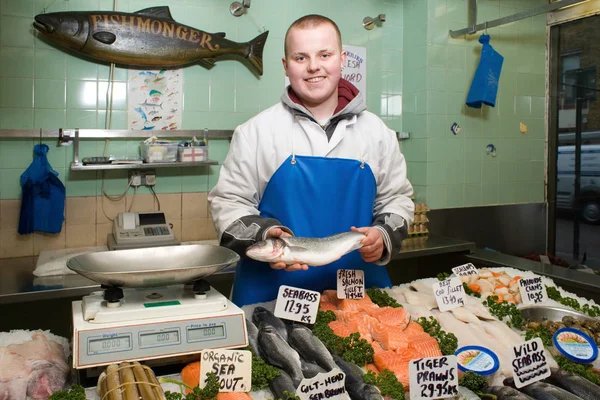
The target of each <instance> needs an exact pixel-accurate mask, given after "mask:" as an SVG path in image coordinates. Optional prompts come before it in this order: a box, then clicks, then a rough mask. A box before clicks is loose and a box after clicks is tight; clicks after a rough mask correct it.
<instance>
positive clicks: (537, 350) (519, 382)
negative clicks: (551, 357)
mask: <svg viewBox="0 0 600 400" xmlns="http://www.w3.org/2000/svg"><path fill="white" fill-rule="evenodd" d="M510 359H511V360H512V372H513V378H514V380H515V386H516V387H517V389H518V388H522V387H523V386H527V385H529V384H531V383H533V382H537V381H541V380H542V379H546V378H547V377H549V376H550V368H549V367H548V363H547V362H546V353H545V350H544V344H543V343H542V339H540V338H535V339H532V340H528V341H526V342H525V343H523V344H520V345H518V346H514V347H513V348H511V349H510Z"/></svg>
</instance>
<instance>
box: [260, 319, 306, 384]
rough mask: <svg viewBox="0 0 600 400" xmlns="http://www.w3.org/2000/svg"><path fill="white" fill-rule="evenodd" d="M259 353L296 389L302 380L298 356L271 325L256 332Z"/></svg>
mask: <svg viewBox="0 0 600 400" xmlns="http://www.w3.org/2000/svg"><path fill="white" fill-rule="evenodd" d="M258 345H259V346H260V352H261V354H262V356H263V357H264V359H265V360H267V361H268V362H269V364H271V365H273V366H275V367H280V368H282V369H283V370H285V372H287V373H288V374H289V375H290V378H292V381H293V382H294V385H296V387H297V386H298V385H299V384H300V382H302V379H304V375H303V374H302V366H301V364H300V356H299V355H298V353H297V352H296V350H294V349H292V348H291V347H290V345H289V344H288V343H287V342H286V341H285V340H283V338H282V337H281V335H279V333H277V330H276V329H275V328H274V327H273V326H271V325H265V326H263V327H262V328H260V330H259V331H258Z"/></svg>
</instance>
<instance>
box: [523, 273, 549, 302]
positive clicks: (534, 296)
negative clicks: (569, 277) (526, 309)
mask: <svg viewBox="0 0 600 400" xmlns="http://www.w3.org/2000/svg"><path fill="white" fill-rule="evenodd" d="M545 289H546V287H545V286H544V284H543V283H542V278H541V277H539V276H538V277H536V278H521V279H520V280H519V291H520V292H521V300H522V301H523V304H525V305H526V306H530V305H533V304H540V303H543V302H544V301H546V290H545Z"/></svg>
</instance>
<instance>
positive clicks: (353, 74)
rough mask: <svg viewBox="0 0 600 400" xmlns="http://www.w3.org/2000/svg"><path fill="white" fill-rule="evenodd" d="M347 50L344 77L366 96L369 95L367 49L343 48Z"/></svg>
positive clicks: (356, 47)
mask: <svg viewBox="0 0 600 400" xmlns="http://www.w3.org/2000/svg"><path fill="white" fill-rule="evenodd" d="M343 48H344V50H346V54H347V56H346V64H344V69H343V70H342V77H343V78H344V79H345V80H347V81H348V82H350V83H351V84H353V85H354V86H356V87H357V88H358V90H360V91H361V92H362V93H363V94H364V95H365V96H366V94H367V48H366V47H358V46H346V45H344V46H343Z"/></svg>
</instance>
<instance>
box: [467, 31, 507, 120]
mask: <svg viewBox="0 0 600 400" xmlns="http://www.w3.org/2000/svg"><path fill="white" fill-rule="evenodd" d="M479 43H481V44H482V45H483V48H482V49H481V58H480V59H479V65H478V66H477V70H476V71H475V76H474V77H473V82H471V89H470V90H469V94H468V95H467V105H468V106H469V107H473V108H481V104H487V105H488V106H491V107H494V106H495V105H496V94H497V93H498V81H499V80H500V71H501V70H502V63H503V62H504V57H502V56H501V55H500V54H499V53H498V52H497V51H496V50H494V48H493V47H492V46H491V45H490V35H481V36H480V37H479Z"/></svg>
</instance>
